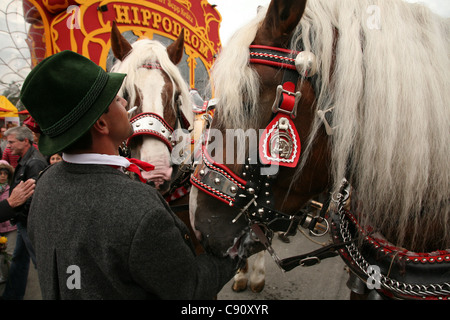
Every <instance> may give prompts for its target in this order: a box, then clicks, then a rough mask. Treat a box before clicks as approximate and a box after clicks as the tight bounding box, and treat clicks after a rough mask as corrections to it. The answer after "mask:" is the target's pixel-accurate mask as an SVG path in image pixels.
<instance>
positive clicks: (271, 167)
mask: <svg viewBox="0 0 450 320" xmlns="http://www.w3.org/2000/svg"><path fill="white" fill-rule="evenodd" d="M449 30H450V24H449V21H448V20H445V19H443V18H440V17H438V16H436V15H434V14H432V13H431V12H430V11H429V10H428V9H427V8H425V7H424V6H422V5H418V4H409V3H405V2H404V1H401V0H382V1H381V0H380V1H369V0H346V1H341V0H308V1H307V2H306V0H298V1H290V0H272V2H271V3H270V5H269V7H268V9H267V10H261V12H260V13H259V14H258V16H257V17H256V18H255V19H254V20H253V21H252V22H250V23H249V24H248V25H247V26H245V27H243V28H242V29H241V30H239V31H238V32H237V33H236V34H235V35H234V36H233V37H232V38H231V40H230V41H229V43H228V45H227V47H226V48H225V49H224V50H223V51H222V52H221V54H220V55H219V57H218V59H217V61H216V64H215V66H214V68H213V72H212V79H213V81H214V83H213V87H214V90H215V93H216V98H217V99H218V101H219V102H218V104H217V107H216V113H215V117H214V120H213V122H212V124H211V129H210V133H209V135H210V137H211V139H210V140H209V141H207V143H205V144H204V146H203V148H202V154H201V158H200V159H199V160H200V161H199V164H198V165H197V167H196V168H195V171H194V173H193V175H192V177H191V181H192V183H193V184H194V185H195V188H192V190H191V193H190V210H191V213H190V214H191V220H192V221H193V226H194V227H195V229H196V230H197V231H199V232H201V234H202V243H203V245H204V246H205V248H206V249H207V250H210V251H212V252H215V253H216V254H222V255H227V254H229V255H239V256H241V257H246V256H249V255H251V254H253V253H255V252H258V251H260V250H262V249H263V248H266V249H268V250H269V252H270V253H271V254H272V256H273V257H274V259H275V261H277V263H278V264H279V265H280V267H281V268H283V269H284V270H286V271H288V270H291V269H292V268H294V267H295V266H298V265H310V264H314V263H316V262H318V261H320V259H322V258H326V257H328V256H333V255H335V254H337V253H339V254H340V255H341V257H342V258H343V259H344V261H345V262H346V263H347V265H348V266H349V268H350V270H351V275H352V276H351V281H349V286H350V289H351V290H352V292H353V293H357V294H360V295H364V296H365V297H369V298H380V297H383V298H385V297H389V298H412V299H424V298H425V299H432V298H449V296H450V249H448V248H450V210H449V208H450V205H449V190H450V175H449V172H450V162H449V161H448V157H449V154H450V135H449V129H450V127H449V124H450V108H448V101H450V90H449V83H450V78H449V73H448V71H449V70H450V61H449V55H448V52H449V49H450V43H449V39H450V38H449V36H448V34H449ZM230 135H234V136H237V137H238V139H237V141H236V139H234V138H233V139H234V140H232V139H229V137H230ZM212 137H214V139H213V138H212ZM225 137H226V138H225ZM230 140H231V141H233V142H234V143H225V142H224V141H230ZM221 142H222V143H221ZM239 148H241V149H239ZM235 150H239V151H235ZM243 155H245V156H244V157H243V158H244V159H242V158H241V159H240V157H242V156H243ZM323 192H326V194H329V195H330V197H328V200H327V201H325V203H324V209H323V210H322V211H321V215H320V217H317V218H320V219H323V218H324V217H329V220H325V221H329V225H330V229H331V231H332V239H333V241H334V243H333V244H332V245H331V246H329V247H326V248H323V249H321V250H318V251H317V252H314V253H309V254H303V255H300V256H298V257H293V258H292V259H291V258H287V259H280V258H279V257H278V256H277V255H276V253H275V252H273V250H272V248H271V245H270V243H271V238H272V234H273V232H274V231H286V230H288V231H290V230H293V228H295V227H296V226H297V225H298V224H301V225H305V224H306V225H308V224H310V222H311V223H312V224H314V221H312V220H314V219H310V218H311V217H308V216H306V215H304V214H303V211H302V210H300V208H302V207H303V206H304V205H305V203H307V201H308V200H309V199H311V198H313V197H314V196H316V195H318V194H322V193H323ZM328 203H331V205H328ZM327 208H329V211H328V214H326V213H327V211H326V209H327ZM314 218H315V217H314ZM316 220H319V219H316ZM353 296H355V295H353Z"/></svg>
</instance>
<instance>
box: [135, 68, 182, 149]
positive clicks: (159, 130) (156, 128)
mask: <svg viewBox="0 0 450 320" xmlns="http://www.w3.org/2000/svg"><path fill="white" fill-rule="evenodd" d="M141 68H145V69H156V70H163V68H162V67H161V65H160V64H159V63H158V62H151V63H150V62H149V63H144V64H143V65H142V66H141ZM173 100H174V101H172V104H173V106H174V110H175V111H176V122H175V123H176V126H180V128H181V129H186V130H187V129H188V128H189V125H190V124H189V121H188V120H187V118H186V117H185V115H184V114H183V111H182V110H181V99H180V97H178V98H175V99H173ZM130 123H131V125H132V126H133V130H134V133H133V135H132V136H131V137H129V138H128V140H127V146H128V145H129V144H130V142H131V140H132V139H133V138H135V137H137V136H142V135H147V136H151V137H153V138H156V139H158V140H160V141H162V142H163V143H164V144H165V145H166V146H167V148H168V149H169V151H172V148H173V145H174V144H175V137H174V136H173V132H174V128H172V127H171V126H170V125H169V124H168V123H167V122H166V121H165V120H164V119H163V117H161V116H160V115H159V114H157V113H152V112H144V113H140V114H138V115H136V116H134V117H133V118H131V120H130ZM175 129H176V128H175Z"/></svg>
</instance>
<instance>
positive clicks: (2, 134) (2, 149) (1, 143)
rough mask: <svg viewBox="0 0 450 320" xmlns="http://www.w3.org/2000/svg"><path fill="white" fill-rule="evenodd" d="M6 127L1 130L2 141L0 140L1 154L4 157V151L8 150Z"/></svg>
mask: <svg viewBox="0 0 450 320" xmlns="http://www.w3.org/2000/svg"><path fill="white" fill-rule="evenodd" d="M5 131H6V127H1V128H0V134H1V140H0V154H1V155H3V151H5V149H6V143H7V142H6V137H5Z"/></svg>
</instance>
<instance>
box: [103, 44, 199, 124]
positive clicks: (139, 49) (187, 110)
mask: <svg viewBox="0 0 450 320" xmlns="http://www.w3.org/2000/svg"><path fill="white" fill-rule="evenodd" d="M132 47H133V50H132V51H131V53H130V54H129V55H128V56H127V57H126V58H125V59H124V61H117V62H116V63H115V64H114V66H113V67H112V68H111V72H119V73H126V74H127V76H126V77H125V80H124V82H123V84H122V88H121V89H120V91H119V93H118V94H119V95H122V94H123V92H124V91H127V92H128V93H129V94H130V96H129V105H130V107H133V106H134V105H135V102H136V99H137V97H136V90H135V86H137V87H140V84H141V83H142V82H143V81H146V79H145V77H147V76H148V73H147V72H144V73H142V72H139V71H140V70H144V69H143V68H141V66H142V65H144V64H151V63H155V62H158V63H159V64H160V65H161V68H162V69H163V70H164V71H165V72H166V73H167V75H168V76H169V78H170V80H171V81H172V84H173V87H174V88H175V87H178V89H179V90H180V91H181V100H182V107H181V108H182V111H183V113H184V115H185V116H186V118H187V120H188V121H189V122H190V123H191V124H192V123H193V114H192V102H191V97H190V94H189V88H188V86H187V84H186V82H185V81H184V79H183V77H182V76H181V73H180V71H179V70H178V68H177V66H176V65H174V64H173V63H172V61H170V59H169V56H168V55H167V51H166V48H165V47H164V46H163V45H162V44H161V43H160V42H158V41H155V40H149V39H142V40H138V41H136V42H134V43H133V44H132ZM145 94H146V92H143V97H142V98H143V99H145ZM174 94H175V90H174ZM172 98H173V97H172ZM152 112H154V110H152Z"/></svg>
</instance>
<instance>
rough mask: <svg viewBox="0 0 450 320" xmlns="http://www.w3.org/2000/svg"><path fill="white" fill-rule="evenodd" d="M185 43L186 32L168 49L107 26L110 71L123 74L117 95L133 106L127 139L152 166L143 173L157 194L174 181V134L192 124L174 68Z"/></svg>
mask: <svg viewBox="0 0 450 320" xmlns="http://www.w3.org/2000/svg"><path fill="white" fill-rule="evenodd" d="M183 45H184V30H182V31H181V33H180V36H179V37H178V39H177V40H176V41H174V42H173V43H172V44H171V45H170V46H168V47H167V49H166V48H165V47H164V46H163V45H162V44H161V43H160V42H158V41H154V40H148V39H142V40H138V41H136V42H135V43H133V44H132V45H131V44H129V43H128V41H127V40H126V39H125V38H124V37H123V36H122V35H121V33H120V31H119V30H118V28H117V26H116V25H115V23H114V24H113V27H112V30H111V47H112V50H113V53H114V56H115V57H116V58H117V59H118V61H117V62H116V63H115V64H114V66H113V68H112V71H114V72H122V73H126V74H127V77H126V78H125V81H124V83H123V86H122V88H121V90H120V91H119V94H120V95H122V96H123V97H124V98H125V99H126V100H127V101H128V108H129V109H131V108H134V107H137V109H136V110H135V111H134V112H132V114H131V115H133V114H134V115H135V116H134V117H133V118H132V119H131V120H130V121H131V122H132V124H133V128H134V135H133V136H132V137H131V138H130V139H129V140H128V146H129V148H130V150H131V156H132V157H135V158H138V159H141V160H143V161H146V162H149V163H151V164H153V165H154V166H155V170H153V171H150V172H149V173H143V177H144V178H146V179H147V180H148V181H149V183H152V184H154V185H155V187H156V188H157V189H159V190H160V192H161V193H164V192H166V191H167V190H168V188H169V187H170V181H171V180H172V174H173V170H172V164H173V161H172V158H171V152H172V148H173V146H174V145H175V144H176V143H177V142H178V139H179V138H180V137H179V136H178V137H177V133H178V135H180V132H181V130H184V129H188V128H189V126H190V125H191V124H192V122H193V121H192V112H191V109H190V107H191V102H190V96H189V90H188V87H187V85H186V83H185V81H184V80H183V78H182V76H181V74H180V72H179V70H178V68H177V67H176V65H177V64H178V63H179V62H180V60H181V58H182V56H183ZM131 115H130V116H131ZM177 129H180V130H177Z"/></svg>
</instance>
